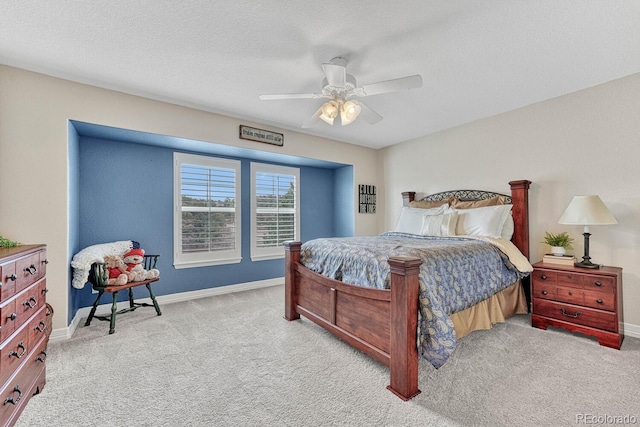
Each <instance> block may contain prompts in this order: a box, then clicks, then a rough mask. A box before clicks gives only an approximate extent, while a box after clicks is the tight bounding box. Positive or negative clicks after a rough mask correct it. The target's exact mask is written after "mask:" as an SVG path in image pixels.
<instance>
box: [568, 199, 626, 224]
mask: <svg viewBox="0 0 640 427" xmlns="http://www.w3.org/2000/svg"><path fill="white" fill-rule="evenodd" d="M617 223H618V221H616V219H615V218H614V216H613V215H612V214H611V212H609V209H607V207H606V206H605V204H604V203H603V202H602V200H600V197H598V196H574V197H573V199H572V200H571V203H569V206H567V209H566V210H565V211H564V213H563V214H562V216H561V217H560V219H559V220H558V224H570V225H607V224H617Z"/></svg>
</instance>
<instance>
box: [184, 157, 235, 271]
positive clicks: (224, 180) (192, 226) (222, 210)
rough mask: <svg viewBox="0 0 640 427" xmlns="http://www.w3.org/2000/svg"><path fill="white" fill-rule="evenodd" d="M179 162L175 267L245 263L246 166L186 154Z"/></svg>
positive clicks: (225, 160) (232, 161)
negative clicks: (243, 185)
mask: <svg viewBox="0 0 640 427" xmlns="http://www.w3.org/2000/svg"><path fill="white" fill-rule="evenodd" d="M173 160H174V169H173V177H174V202H173V203H174V217H173V218H174V219H173V227H174V260H173V264H174V265H175V267H176V268H189V267H202V266H207V265H218V264H231V263H238V262H240V260H241V259H242V257H241V253H240V162H239V161H237V160H227V159H219V158H213V157H206V156H196V155H191V154H183V153H174V156H173Z"/></svg>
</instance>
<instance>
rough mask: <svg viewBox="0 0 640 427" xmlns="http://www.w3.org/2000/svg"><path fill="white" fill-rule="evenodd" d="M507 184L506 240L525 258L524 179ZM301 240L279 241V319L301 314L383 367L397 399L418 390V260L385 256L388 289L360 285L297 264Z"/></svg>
mask: <svg viewBox="0 0 640 427" xmlns="http://www.w3.org/2000/svg"><path fill="white" fill-rule="evenodd" d="M509 184H510V185H511V196H510V199H511V202H512V204H513V208H512V211H513V218H514V235H513V239H512V240H513V243H514V244H515V245H516V246H517V247H518V248H519V249H520V251H521V252H522V253H523V254H524V255H525V256H526V257H527V258H528V254H529V232H528V189H529V184H530V182H529V181H524V180H523V181H512V182H510V183H509ZM464 191H465V192H468V191H469V190H464ZM477 193H482V195H481V196H480V197H482V198H486V197H487V194H496V193H486V192H477ZM439 194H440V193H439ZM441 194H444V193H441ZM447 194H448V193H447ZM465 194H467V193H465ZM414 195H415V193H413V192H405V193H403V197H404V200H405V204H407V205H408V203H409V202H410V201H412V200H413V198H414ZM465 200H470V199H465ZM301 245H302V243H301V242H287V243H285V318H286V319H287V320H290V321H291V320H296V319H299V318H300V315H303V316H305V317H306V318H308V319H309V320H311V321H313V322H315V323H316V324H318V325H320V326H322V327H323V328H325V329H327V330H328V331H330V332H331V333H333V334H334V335H336V336H337V337H338V338H340V339H342V340H343V341H345V342H347V343H348V344H350V345H352V346H353V347H355V348H357V349H358V350H361V351H362V352H364V353H366V354H368V355H369V356H371V357H373V358H374V359H376V360H378V361H379V362H381V363H384V364H385V365H387V366H389V368H390V384H389V386H388V387H387V388H388V389H389V390H391V391H392V392H393V393H395V394H396V395H397V396H398V397H400V398H401V399H403V400H409V399H411V398H412V397H414V396H416V395H417V394H418V393H420V390H419V389H418V350H417V344H416V343H417V322H418V303H419V296H418V288H419V285H418V275H419V269H420V265H421V261H420V259H418V258H412V257H392V258H389V265H390V267H391V269H390V270H391V286H390V290H385V289H375V288H365V287H360V286H354V285H349V284H346V283H343V282H340V281H337V280H333V279H330V278H327V277H324V276H322V275H320V274H317V273H315V272H313V271H311V270H309V269H307V268H306V267H305V266H303V265H302V264H301V263H300V248H301Z"/></svg>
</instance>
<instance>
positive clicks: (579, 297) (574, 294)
mask: <svg viewBox="0 0 640 427" xmlns="http://www.w3.org/2000/svg"><path fill="white" fill-rule="evenodd" d="M556 300H558V301H562V302H568V303H569V304H576V305H584V291H583V290H582V289H577V288H570V287H567V286H560V285H558V287H557V294H556Z"/></svg>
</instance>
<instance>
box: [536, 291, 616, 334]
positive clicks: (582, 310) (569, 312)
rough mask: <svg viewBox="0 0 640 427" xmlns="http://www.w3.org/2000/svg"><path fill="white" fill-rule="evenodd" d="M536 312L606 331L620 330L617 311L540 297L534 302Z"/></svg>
mask: <svg viewBox="0 0 640 427" xmlns="http://www.w3.org/2000/svg"><path fill="white" fill-rule="evenodd" d="M534 314H538V315H540V316H547V317H551V318H554V319H558V320H563V321H565V322H571V323H576V324H580V325H584V326H590V327H592V328H597V329H602V330H606V331H612V332H617V331H618V322H617V321H616V315H615V313H610V312H607V311H602V310H594V309H592V308H587V307H580V306H577V305H573V304H565V303H560V302H554V301H546V300H543V299H538V300H536V301H535V302H534Z"/></svg>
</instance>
